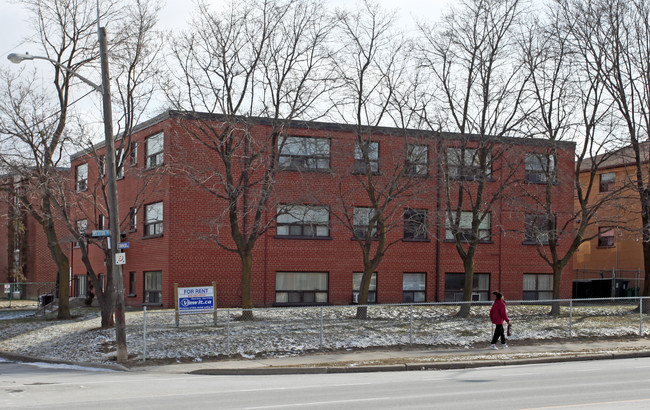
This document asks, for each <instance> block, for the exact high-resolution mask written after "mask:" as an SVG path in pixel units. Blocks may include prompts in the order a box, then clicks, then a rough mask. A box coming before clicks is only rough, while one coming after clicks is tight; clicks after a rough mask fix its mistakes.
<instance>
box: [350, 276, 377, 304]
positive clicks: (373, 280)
mask: <svg viewBox="0 0 650 410" xmlns="http://www.w3.org/2000/svg"><path fill="white" fill-rule="evenodd" d="M362 277H363V272H354V273H353V274H352V303H359V290H360V289H361V278H362ZM368 303H377V272H373V273H372V276H371V277H370V286H368Z"/></svg>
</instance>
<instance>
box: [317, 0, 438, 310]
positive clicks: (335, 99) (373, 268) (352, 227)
mask: <svg viewBox="0 0 650 410" xmlns="http://www.w3.org/2000/svg"><path fill="white" fill-rule="evenodd" d="M337 23H338V24H337V33H338V36H337V39H338V41H339V43H340V45H341V47H340V49H339V50H338V52H337V53H336V54H335V55H334V56H333V63H332V64H333V66H334V67H335V68H336V73H337V77H338V78H339V79H340V81H341V84H340V86H339V87H337V88H336V89H335V91H334V92H333V93H332V96H331V97H330V98H331V100H332V107H333V109H334V113H335V115H336V116H337V119H338V120H339V121H343V122H346V123H348V124H351V125H353V126H354V128H353V129H354V140H353V141H349V142H348V141H345V142H341V143H340V144H339V147H340V149H341V151H340V152H338V153H337V154H336V155H337V156H342V157H349V159H350V160H351V161H350V162H349V163H353V164H354V168H353V169H351V170H349V171H350V172H349V173H351V174H352V179H350V176H349V173H348V172H347V171H348V170H345V171H343V172H341V173H335V174H333V175H332V178H333V179H334V181H333V185H334V186H336V187H337V195H336V198H335V200H336V205H335V206H333V207H331V209H330V211H331V214H332V215H333V217H334V219H336V220H338V221H339V222H340V223H341V225H342V226H343V227H345V228H346V229H347V230H348V231H349V232H350V234H351V236H352V237H353V238H355V241H356V243H357V244H358V245H359V249H360V250H361V254H362V260H363V274H362V276H361V282H360V286H359V299H358V302H359V304H360V306H359V307H357V313H356V317H357V319H366V318H367V311H368V308H367V303H368V292H369V287H370V283H371V280H372V276H373V274H375V273H376V272H377V268H378V267H379V265H380V263H381V261H382V259H383V258H384V255H385V254H386V252H387V251H388V249H389V248H390V247H391V246H392V245H394V244H395V243H397V242H398V241H401V240H402V238H403V237H402V236H401V235H400V236H399V237H397V236H394V235H393V236H391V235H390V233H391V231H393V230H394V229H395V228H396V227H402V226H403V223H406V224H407V225H409V221H411V220H412V221H411V222H412V223H411V224H410V226H412V227H413V228H414V229H420V230H423V231H424V233H426V218H424V217H423V215H422V214H421V213H416V212H413V213H412V214H409V213H408V212H407V217H408V218H407V219H408V220H407V221H404V220H403V215H404V212H405V211H404V209H405V207H407V203H406V201H407V200H408V199H412V198H413V197H414V196H415V194H414V189H413V188H414V187H415V186H417V185H418V183H420V182H422V181H424V180H426V176H427V175H428V165H429V157H428V150H427V148H428V146H427V145H426V144H427V142H430V139H429V140H428V141H423V140H424V138H423V135H424V133H413V132H410V133H407V132H406V128H407V127H408V125H409V124H410V121H411V119H412V115H411V114H410V111H409V107H410V105H409V104H406V103H405V102H404V100H405V99H408V97H409V95H411V94H410V93H412V92H413V89H414V88H416V85H417V82H416V81H413V80H414V79H415V76H414V75H413V73H414V69H415V67H414V65H413V64H412V61H413V59H412V55H411V50H412V45H411V43H410V42H409V41H408V40H407V39H405V37H404V35H403V34H401V33H399V32H398V31H397V30H396V28H395V17H394V15H393V14H390V13H387V12H386V11H384V10H382V9H381V8H380V7H379V6H378V5H376V4H374V3H371V2H369V1H364V2H361V4H360V5H359V8H358V9H357V10H355V11H353V12H348V11H342V10H339V11H338V12H337ZM382 125H392V126H394V127H396V128H394V129H392V130H391V131H390V132H387V131H385V130H384V131H381V129H380V128H379V127H380V126H382ZM399 129H401V130H403V131H402V132H400V131H398V130H399ZM396 130H397V131H396ZM407 135H408V136H407ZM380 144H381V146H380ZM380 152H381V154H382V158H381V160H380ZM352 153H354V157H352ZM314 194H315V195H316V196H318V192H314ZM360 204H365V206H363V207H362V206H359V205H360ZM409 215H410V216H409ZM423 218H424V220H423Z"/></svg>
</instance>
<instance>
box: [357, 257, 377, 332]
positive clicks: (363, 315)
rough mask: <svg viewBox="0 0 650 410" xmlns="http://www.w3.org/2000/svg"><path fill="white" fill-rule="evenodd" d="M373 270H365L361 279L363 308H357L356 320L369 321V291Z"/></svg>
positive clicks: (360, 289) (360, 287)
mask: <svg viewBox="0 0 650 410" xmlns="http://www.w3.org/2000/svg"><path fill="white" fill-rule="evenodd" d="M373 270H374V269H370V270H368V269H366V270H364V272H363V276H362V277H361V283H360V284H359V304H360V305H362V306H358V307H357V315H356V319H360V320H366V319H368V306H367V305H368V289H369V288H370V281H371V280H372V273H373V272H372V271H373Z"/></svg>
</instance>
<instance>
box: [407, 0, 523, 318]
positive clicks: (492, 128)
mask: <svg viewBox="0 0 650 410" xmlns="http://www.w3.org/2000/svg"><path fill="white" fill-rule="evenodd" d="M522 11H523V1H521V0H466V1H463V2H461V4H460V6H459V7H457V8H455V9H452V11H451V12H450V13H448V14H447V15H446V16H445V18H444V20H443V22H442V24H441V25H440V26H439V29H437V27H436V28H433V27H430V26H426V25H420V29H421V33H422V41H421V42H420V44H421V49H420V54H421V55H422V57H423V61H422V64H423V65H424V66H425V67H426V68H427V69H428V70H429V71H430V73H431V76H432V78H433V81H435V82H436V83H437V84H438V87H439V90H437V96H436V98H432V99H431V100H430V101H431V102H432V103H433V104H432V105H430V106H428V107H426V108H425V110H424V112H423V119H424V121H425V123H427V124H428V125H429V127H431V128H433V129H437V128H439V127H441V126H445V127H446V128H447V129H448V130H450V131H456V133H457V135H455V136H454V138H453V139H454V140H455V141H451V140H450V141H449V146H448V147H446V148H443V147H441V149H440V150H439V154H440V155H441V156H442V157H441V159H440V162H441V164H446V167H441V168H442V169H441V171H442V177H441V180H440V183H441V184H442V186H443V187H444V193H443V195H444V199H443V201H444V205H445V207H444V210H443V212H444V217H443V218H442V219H444V222H442V221H439V223H440V224H441V225H442V224H444V226H445V227H446V231H447V235H449V234H451V236H452V237H453V240H454V242H455V244H456V250H457V251H458V255H459V256H460V258H461V260H462V261H463V266H464V271H465V284H464V293H463V300H465V301H471V296H472V289H473V280H474V260H475V255H476V252H477V248H478V246H479V244H480V243H481V242H483V241H486V240H489V235H490V233H489V232H490V230H489V229H486V227H487V226H490V225H491V224H492V221H491V210H492V207H493V206H494V204H496V203H497V202H498V201H499V200H500V198H502V194H503V192H504V191H505V190H506V188H507V187H508V186H509V184H511V183H512V181H513V178H514V174H515V170H516V168H517V164H516V163H512V161H511V160H510V159H508V158H507V151H508V149H509V147H508V142H507V140H506V139H504V138H502V137H504V136H509V135H511V134H515V133H516V132H517V131H518V129H519V127H520V126H521V124H522V122H523V120H524V119H525V118H526V114H527V113H526V109H525V104H524V96H525V95H524V92H523V91H524V85H525V83H526V80H527V79H526V73H525V71H524V70H523V67H522V66H521V63H519V62H518V61H517V58H516V55H517V47H516V46H517V43H516V33H517V29H518V28H519V27H520V21H521V13H522ZM437 110H440V112H441V113H442V116H443V118H446V119H444V123H441V122H438V121H436V119H437V118H440V115H439V114H437V113H436V111H437ZM493 180H495V181H496V182H494V183H492V181H493ZM469 311H470V305H469V304H464V305H463V306H462V307H461V309H460V311H459V312H458V314H459V316H466V315H468V314H469Z"/></svg>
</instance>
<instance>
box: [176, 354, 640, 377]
mask: <svg viewBox="0 0 650 410" xmlns="http://www.w3.org/2000/svg"><path fill="white" fill-rule="evenodd" d="M643 357H650V351H640V352H625V353H604V354H592V355H577V354H576V355H568V356H558V357H540V358H529V359H512V360H485V361H458V362H438V363H404V364H396V365H378V366H332V367H329V366H327V367H265V368H249V369H232V368H231V369H200V370H193V371H190V372H187V373H186V374H193V375H204V376H236V375H242V376H248V375H283V374H334V373H371V372H398V371H423V370H454V369H474V368H479V367H496V366H517V365H530V364H546V363H559V362H582V361H590V360H610V359H636V358H643Z"/></svg>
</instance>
